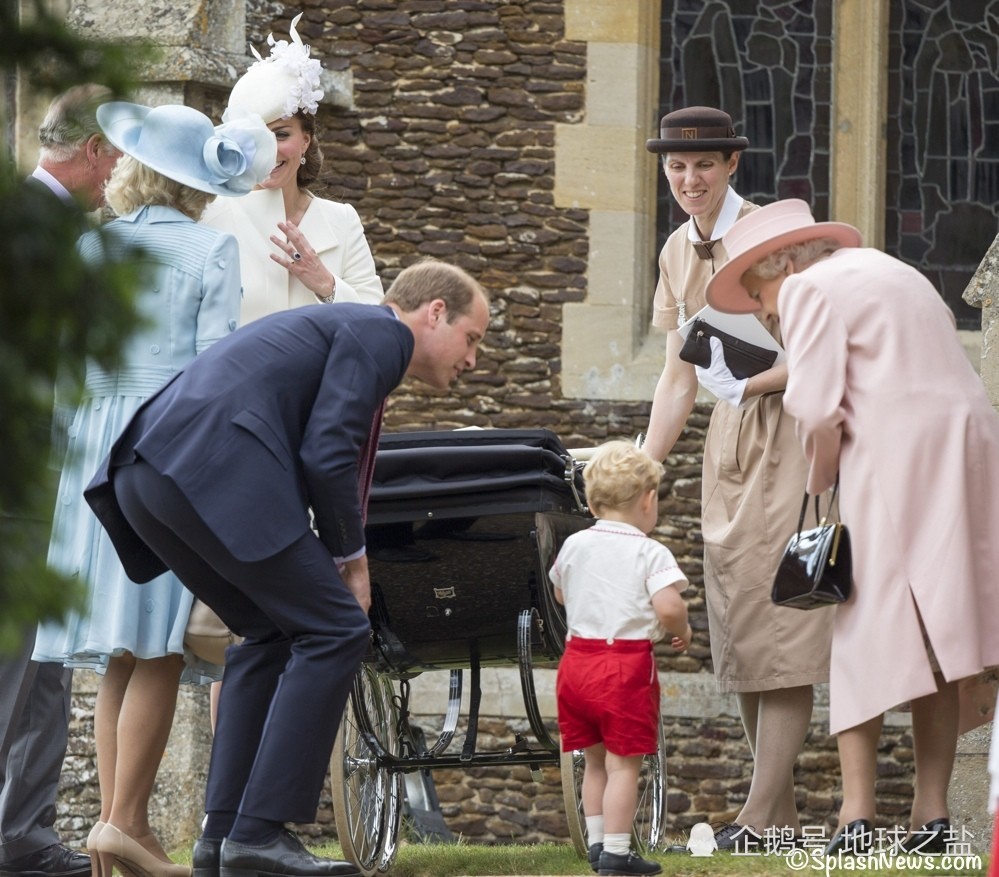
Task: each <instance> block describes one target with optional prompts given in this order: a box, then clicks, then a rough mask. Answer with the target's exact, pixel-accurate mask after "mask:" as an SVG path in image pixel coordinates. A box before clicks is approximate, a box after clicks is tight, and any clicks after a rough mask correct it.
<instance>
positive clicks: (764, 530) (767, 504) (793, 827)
mask: <svg viewBox="0 0 999 877" xmlns="http://www.w3.org/2000/svg"><path fill="white" fill-rule="evenodd" d="M661 129H662V130H661V137H660V138H659V139H654V140H649V141H648V144H647V148H648V149H649V150H650V151H651V152H656V153H661V154H662V155H663V169H664V171H665V173H666V178H667V180H668V181H669V186H670V190H671V191H672V193H673V197H674V198H675V199H676V201H677V204H679V205H680V207H681V208H682V209H683V210H684V211H685V212H686V213H687V214H688V215H689V216H690V219H689V220H688V221H687V222H686V223H685V224H683V225H681V226H680V227H679V228H678V229H677V230H676V231H674V232H673V234H671V235H670V237H669V239H668V240H667V241H666V245H665V246H664V247H663V250H662V253H661V254H660V256H659V270H660V275H659V284H658V286H657V288H656V294H655V303H654V313H653V324H654V325H656V326H660V327H663V328H665V329H667V330H669V332H668V334H667V338H666V362H665V365H664V367H663V372H662V376H661V377H660V379H659V383H658V385H657V387H656V392H655V397H654V399H653V403H652V413H651V417H650V420H649V427H648V435H647V437H646V440H645V444H644V448H645V450H646V451H647V452H648V453H649V454H650V455H651V456H652V457H654V458H655V459H656V460H660V461H661V460H664V459H665V458H666V455H667V454H669V453H670V451H671V450H672V448H673V446H674V444H675V443H676V441H677V439H678V438H679V436H680V433H681V432H682V430H683V427H684V424H685V423H686V421H687V418H688V417H689V416H690V413H691V411H692V410H693V407H694V401H695V397H696V395H697V387H698V382H700V383H701V384H703V385H704V386H705V387H706V388H707V389H708V390H710V391H711V392H713V393H714V394H715V395H716V396H717V397H718V399H719V401H718V402H717V403H716V405H715V408H714V412H713V413H712V415H711V423H710V426H709V427H708V434H707V439H706V443H705V448H704V471H703V478H702V485H703V486H702V515H703V520H702V533H703V539H704V588H705V595H706V599H707V609H708V625H709V633H710V638H711V656H712V660H713V663H714V671H715V676H716V678H717V680H718V686H719V688H720V690H721V691H723V692H734V693H735V694H736V697H737V699H738V703H739V712H740V715H741V717H742V723H743V727H744V728H745V731H746V737H747V739H748V741H749V746H750V749H751V750H752V753H753V779H752V783H751V785H750V790H749V795H748V797H747V800H746V802H745V805H744V806H743V808H742V810H741V811H740V812H739V814H738V815H737V816H736V818H735V821H734V822H732V823H730V824H728V825H725V826H724V827H722V828H721V829H719V831H718V832H717V833H716V835H715V838H716V840H717V842H718V846H719V848H720V849H733V848H734V847H735V846H737V845H738V846H739V848H740V849H741V848H744V846H745V845H746V844H747V841H748V842H752V841H753V839H754V838H753V833H755V834H757V835H762V834H763V832H764V831H765V830H766V829H768V828H771V827H773V828H776V829H781V830H783V829H788V830H790V831H792V832H793V833H794V834H795V835H798V834H800V833H801V826H800V823H799V821H798V812H797V807H796V805H795V800H794V777H793V772H794V763H795V760H796V758H797V756H798V752H799V751H800V749H801V746H802V744H803V743H804V739H805V734H806V733H807V732H808V727H809V723H810V721H811V715H812V700H813V690H812V686H813V685H814V684H815V683H819V682H825V681H826V680H827V679H828V673H829V639H830V635H831V630H832V622H833V618H832V615H831V614H830V610H827V609H821V610H816V611H814V612H801V611H800V610H796V609H783V608H778V607H777V606H774V604H773V603H772V602H771V600H770V590H771V587H772V585H773V578H774V573H775V571H776V569H777V564H778V562H779V559H780V555H781V553H782V552H783V549H784V547H785V545H786V544H787V540H788V537H789V536H790V535H791V533H792V532H794V530H795V528H796V526H797V520H798V513H799V512H800V509H801V497H802V491H803V490H804V487H805V459H804V457H803V455H802V453H801V448H800V446H799V445H798V442H797V439H796V437H795V435H794V422H793V421H792V419H791V418H790V417H789V416H788V415H787V414H786V413H785V412H784V409H783V405H782V399H783V390H784V385H785V382H786V380H787V368H786V365H783V364H782V365H777V366H775V367H774V368H771V369H769V370H768V371H765V372H763V373H761V374H759V375H756V376H754V377H751V378H749V379H748V380H744V381H737V380H736V379H735V378H734V377H733V376H732V375H731V373H730V372H729V371H728V369H727V368H726V366H725V363H724V358H723V357H719V356H717V355H716V357H715V360H714V362H713V363H712V366H711V368H710V369H701V368H697V369H696V370H695V367H694V366H693V365H691V364H689V363H687V362H684V361H683V360H681V359H680V357H679V352H680V348H681V347H682V346H683V338H682V337H681V336H680V334H679V333H678V332H677V331H676V329H677V328H678V327H679V326H681V325H682V324H683V323H684V322H685V321H686V320H689V319H690V318H691V317H692V316H693V315H694V314H696V313H697V311H698V310H700V309H701V308H702V307H704V305H705V297H704V291H705V288H706V287H707V284H708V281H709V280H710V279H711V277H712V275H713V274H714V272H715V271H716V270H718V268H719V266H721V265H722V264H723V263H724V262H725V260H726V254H725V250H724V247H723V245H722V242H721V241H720V238H721V236H722V234H723V233H724V232H725V231H726V230H727V229H729V228H730V227H731V226H732V225H733V223H735V222H736V220H737V219H738V218H739V217H741V216H746V215H747V214H750V213H751V212H752V211H754V210H756V207H755V205H753V204H751V203H750V202H748V201H745V200H744V199H743V198H741V197H740V196H739V195H738V194H736V192H735V191H734V190H733V189H732V188H731V187H730V185H729V177H731V176H732V175H733V174H734V173H735V170H736V168H737V167H738V165H739V156H740V154H741V150H743V149H745V148H746V147H747V146H748V145H749V141H748V140H747V139H746V138H745V137H738V136H736V133H735V128H734V127H733V126H732V119H731V117H730V116H729V115H728V114H727V113H723V112H721V111H720V110H716V109H711V108H708V107H688V108H686V109H682V110H676V111H674V112H672V113H670V114H668V115H666V116H664V117H663V119H662V123H661ZM762 322H763V324H764V326H765V327H766V328H767V330H768V331H769V332H770V333H771V335H773V336H774V337H775V338H776V339H777V340H780V339H779V332H778V328H777V323H776V320H775V319H773V318H771V317H766V318H764V319H763V320H762Z"/></svg>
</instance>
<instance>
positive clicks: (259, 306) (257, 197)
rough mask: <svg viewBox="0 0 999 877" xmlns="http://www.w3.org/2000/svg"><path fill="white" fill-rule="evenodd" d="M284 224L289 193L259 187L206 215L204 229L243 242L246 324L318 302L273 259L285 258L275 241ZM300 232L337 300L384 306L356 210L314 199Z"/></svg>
mask: <svg viewBox="0 0 999 877" xmlns="http://www.w3.org/2000/svg"><path fill="white" fill-rule="evenodd" d="M284 220H285V209H284V195H283V193H282V192H281V190H280V189H257V190H255V191H253V192H250V194H249V195H246V196H244V197H242V198H217V199H215V201H214V202H212V203H211V204H210V205H209V206H208V210H206V211H205V216H204V218H203V219H202V222H203V223H204V224H205V225H209V226H211V227H213V228H217V229H221V230H222V231H227V232H229V233H230V234H233V235H235V236H236V240H237V241H238V242H239V266H240V271H241V274H242V278H243V304H242V308H241V310H240V324H241V325H243V324H245V323H249V322H251V321H253V320H256V319H259V318H260V317H263V316H265V315H267V314H274V313H277V312H278V311H285V310H287V309H288V308H295V307H301V306H302V305H314V304H316V303H317V301H318V299H317V298H316V296H315V295H313V294H312V292H311V291H310V290H309V289H308V288H307V287H306V286H305V285H304V284H303V283H302V282H301V281H300V280H298V278H296V277H293V276H292V275H291V274H290V273H289V271H288V270H287V269H286V268H284V267H283V266H281V265H279V264H278V263H277V262H275V261H274V260H273V259H271V258H270V254H271V253H274V254H276V255H279V256H282V255H283V253H282V251H281V250H279V249H278V247H277V246H275V245H274V244H273V243H272V242H271V240H270V237H271V235H277V236H278V237H281V232H280V230H279V229H278V225H277V224H278V223H279V222H284ZM299 229H300V230H301V232H302V234H304V235H305V237H306V239H307V240H308V241H309V244H310V245H311V246H312V248H313V249H314V250H315V251H316V253H317V254H318V256H319V258H320V259H321V260H322V263H323V265H325V266H326V268H327V269H328V270H329V271H330V272H331V273H332V274H333V276H334V277H335V278H336V300H337V301H338V302H342V301H353V302H362V303H365V304H378V303H380V302H381V300H382V283H381V280H379V279H378V274H377V273H376V272H375V260H374V259H373V258H372V256H371V249H370V248H369V247H368V242H367V240H366V239H365V237H364V227H363V226H362V225H361V220H360V217H359V216H358V215H357V211H356V210H355V209H354V208H353V207H351V206H350V205H349V204H340V203H339V202H337V201H327V200H324V199H322V198H315V197H314V198H313V199H312V202H311V203H310V204H309V208H308V210H306V211H305V215H304V216H303V217H302V222H301V224H300V225H299Z"/></svg>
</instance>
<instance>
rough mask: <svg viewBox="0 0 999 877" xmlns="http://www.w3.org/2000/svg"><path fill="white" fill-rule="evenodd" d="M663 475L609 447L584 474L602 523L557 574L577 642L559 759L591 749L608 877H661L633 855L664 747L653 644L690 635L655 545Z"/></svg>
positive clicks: (594, 812)
mask: <svg viewBox="0 0 999 877" xmlns="http://www.w3.org/2000/svg"><path fill="white" fill-rule="evenodd" d="M662 474H663V468H662V465H661V464H660V463H657V462H656V461H654V460H653V459H652V458H651V457H649V456H648V455H647V454H645V453H643V452H642V451H641V450H639V449H638V448H636V447H635V446H634V445H632V444H630V443H629V442H625V441H611V442H607V443H606V444H603V445H601V446H600V447H599V448H598V449H597V451H596V453H595V454H594V455H593V458H592V459H591V460H590V462H589V463H588V464H587V466H586V468H585V469H584V470H583V480H584V482H585V484H586V500H587V503H588V504H589V507H590V510H591V511H592V512H593V514H594V515H596V517H597V518H598V520H597V522H596V523H595V524H594V525H593V526H592V527H590V528H589V529H588V530H583V531H581V532H579V533H575V534H573V535H572V536H570V537H569V538H568V539H566V541H565V544H564V545H563V546H562V550H561V551H560V552H559V554H558V557H556V558H555V563H554V565H553V566H552V568H551V570H550V571H549V576H550V578H551V580H552V583H553V584H554V586H555V598H556V599H557V600H558V601H559V602H560V603H563V604H564V605H565V613H566V622H567V627H568V634H567V635H566V647H565V654H564V655H563V656H562V660H561V662H560V663H559V668H558V678H557V682H556V696H557V700H558V723H559V730H560V731H561V734H562V743H561V745H562V750H563V751H564V752H568V751H570V750H574V749H582V750H583V752H584V756H585V769H584V772H583V786H582V799H583V813H584V815H585V817H586V831H587V837H588V838H589V841H590V852H589V860H590V866H591V867H592V868H593V870H594V871H597V872H598V873H599V874H601V875H633V874H658V873H659V872H660V871H661V870H662V868H661V867H660V866H659V865H658V864H657V863H656V862H650V861H648V860H646V859H643V858H642V857H641V856H639V855H637V854H636V853H634V852H632V851H631V829H632V825H633V823H634V820H635V809H636V806H637V799H638V773H639V769H640V767H641V764H642V758H643V756H645V755H647V754H650V753H654V752H656V751H657V750H658V746H659V736H658V729H659V676H658V673H657V672H656V662H655V657H654V655H653V653H652V642H653V640H658V639H662V638H663V637H664V636H665V635H666V632H667V631H669V632H671V633H672V640H671V645H672V646H673V648H674V649H676V650H677V651H683V650H684V649H686V648H687V646H688V645H689V644H690V638H691V636H692V634H691V630H690V624H689V623H688V621H687V607H686V606H685V605H684V602H683V600H682V598H681V597H680V592H681V591H682V590H683V589H684V588H686V586H687V579H686V577H685V576H684V574H683V573H682V572H681V571H680V569H679V567H678V566H677V564H676V560H674V559H673V555H672V554H671V553H670V552H669V550H668V549H667V548H666V547H665V546H663V545H661V544H659V543H658V542H656V541H655V540H654V539H651V538H649V536H648V534H649V533H650V532H652V530H653V528H654V527H655V525H656V518H657V511H658V494H659V481H660V479H661V478H662Z"/></svg>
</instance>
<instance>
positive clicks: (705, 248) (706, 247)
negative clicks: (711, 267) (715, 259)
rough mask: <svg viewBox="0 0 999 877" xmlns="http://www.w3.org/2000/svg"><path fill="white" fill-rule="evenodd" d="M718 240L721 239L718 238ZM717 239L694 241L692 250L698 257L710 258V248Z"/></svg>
mask: <svg viewBox="0 0 999 877" xmlns="http://www.w3.org/2000/svg"><path fill="white" fill-rule="evenodd" d="M718 240H721V239H720V238H719V239H718ZM718 240H714V241H694V242H693V244H694V252H695V253H697V256H698V258H699V259H710V258H712V255H711V249H712V247H714V245H715V244H717V243H718Z"/></svg>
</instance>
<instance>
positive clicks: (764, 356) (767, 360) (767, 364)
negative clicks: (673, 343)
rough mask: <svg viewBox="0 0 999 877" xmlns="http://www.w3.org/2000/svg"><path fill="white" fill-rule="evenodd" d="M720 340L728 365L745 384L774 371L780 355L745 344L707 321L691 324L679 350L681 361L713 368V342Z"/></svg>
mask: <svg viewBox="0 0 999 877" xmlns="http://www.w3.org/2000/svg"><path fill="white" fill-rule="evenodd" d="M712 338H717V339H718V340H719V341H721V343H722V352H723V354H724V356H725V365H727V366H728V370H729V371H730V372H732V375H733V377H735V378H738V379H739V380H742V379H743V378H751V377H752V376H753V375H758V374H759V373H760V372H765V371H766V370H767V369H768V368H773V364H774V363H775V362H776V361H777V351H776V350H768V349H767V348H766V347H760V346H759V345H757V344H751V343H750V342H749V341H743V340H742V339H741V338H736V337H735V336H734V335H729V334H728V332H723V331H722V330H721V329H716V328H715V327H714V326H712V325H711V324H710V323H708V322H706V321H704V320H694V322H693V323H691V324H690V332H688V333H687V340H686V341H684V342H683V347H681V348H680V354H679V355H680V359H682V360H683V361H684V362H690V363H693V364H694V365H699V366H700V367H701V368H710V367H711V339H712Z"/></svg>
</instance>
